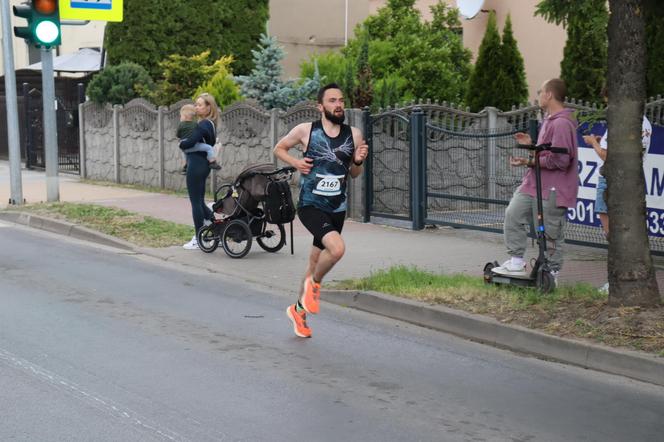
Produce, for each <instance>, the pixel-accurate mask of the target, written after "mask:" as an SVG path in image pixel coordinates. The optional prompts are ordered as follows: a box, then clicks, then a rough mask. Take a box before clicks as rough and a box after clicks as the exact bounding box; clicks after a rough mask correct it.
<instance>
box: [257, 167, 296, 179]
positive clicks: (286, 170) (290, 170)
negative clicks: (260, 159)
mask: <svg viewBox="0 0 664 442" xmlns="http://www.w3.org/2000/svg"><path fill="white" fill-rule="evenodd" d="M296 170H297V169H296V168H294V167H293V166H286V167H281V168H279V169H276V170H273V171H272V172H260V171H257V172H251V173H250V174H248V175H247V176H255V175H262V176H265V177H271V176H274V175H280V174H283V173H285V174H288V175H292V174H293V173H294V172H295V171H296Z"/></svg>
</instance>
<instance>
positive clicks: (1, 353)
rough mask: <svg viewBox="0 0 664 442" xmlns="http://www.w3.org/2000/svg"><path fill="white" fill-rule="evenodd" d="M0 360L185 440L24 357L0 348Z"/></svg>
mask: <svg viewBox="0 0 664 442" xmlns="http://www.w3.org/2000/svg"><path fill="white" fill-rule="evenodd" d="M0 362H5V363H7V364H8V365H13V366H14V367H16V368H18V369H20V370H23V371H26V372H28V373H31V374H32V375H34V376H35V377H36V378H38V379H39V380H41V381H44V382H46V383H48V384H51V386H53V387H55V388H56V389H60V390H65V392H67V393H69V394H71V395H73V396H74V397H76V398H77V399H79V400H82V401H83V402H92V403H93V406H94V407H95V408H97V409H100V410H102V411H106V412H107V413H108V414H110V415H112V416H114V417H118V418H121V419H126V420H128V421H129V423H130V424H132V425H136V426H139V427H141V428H143V429H145V430H148V431H150V432H152V433H155V434H157V435H159V436H160V437H162V438H164V439H168V440H172V441H182V440H187V439H186V438H184V437H183V436H181V435H179V434H178V433H176V432H174V431H171V430H168V429H166V428H158V427H157V426H156V424H155V425H150V424H149V423H148V422H146V419H145V418H144V417H143V416H140V415H138V413H136V412H134V411H133V410H130V409H129V408H126V407H123V406H121V405H118V404H114V403H113V401H111V400H109V399H105V398H102V397H100V396H99V395H96V394H95V393H91V392H87V391H85V390H83V389H82V388H80V387H79V386H77V385H76V384H74V383H73V382H70V381H68V380H67V379H64V378H62V377H60V376H58V375H56V374H54V373H51V372H49V371H48V370H46V369H45V368H42V367H40V366H39V365H37V364H34V363H32V362H30V361H28V360H26V359H22V358H20V357H18V356H15V355H13V354H12V353H10V352H8V351H7V350H4V349H2V348H0Z"/></svg>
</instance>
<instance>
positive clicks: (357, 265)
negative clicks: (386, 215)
mask: <svg viewBox="0 0 664 442" xmlns="http://www.w3.org/2000/svg"><path fill="white" fill-rule="evenodd" d="M9 193H10V191H9V169H8V164H7V162H2V161H0V209H3V208H5V207H6V206H7V201H8V200H9ZM23 196H24V199H25V200H26V202H27V203H36V202H41V201H44V200H45V199H46V180H45V176H44V173H43V172H36V171H26V170H24V171H23ZM60 200H61V201H70V202H86V203H94V204H101V205H106V206H112V207H118V208H123V209H126V210H130V211H132V212H137V213H141V214H145V215H149V216H153V217H155V218H161V219H165V220H169V221H174V222H177V223H182V224H191V214H190V206H189V201H188V199H187V198H186V197H182V196H176V195H166V194H154V193H149V192H142V191H138V190H132V189H122V188H118V187H109V186H100V185H93V184H86V183H81V182H80V181H79V179H78V177H75V176H67V175H61V176H60ZM0 219H3V220H9V221H14V222H18V223H20V224H27V225H30V226H33V227H37V228H41V229H45V230H50V231H53V232H56V233H59V234H62V235H68V236H70V237H73V238H79V239H84V240H92V241H96V242H98V243H100V244H107V245H115V246H119V247H121V248H124V249H129V250H137V251H138V252H142V253H144V254H146V255H150V256H153V257H157V258H161V259H164V260H168V261H172V262H175V263H178V264H180V265H186V266H195V267H198V268H202V269H208V270H210V271H213V272H217V273H222V274H227V275H230V276H233V277H236V278H240V279H243V280H246V281H249V282H253V283H258V284H260V285H263V286H266V287H269V288H272V289H274V290H278V291H280V292H282V293H291V294H293V297H295V296H296V291H297V288H298V286H299V283H300V280H301V277H302V273H303V271H304V268H305V266H306V264H307V258H308V252H309V250H310V247H311V237H310V236H309V234H308V232H306V230H305V229H304V228H303V227H302V225H301V224H299V222H295V223H294V224H295V225H294V245H295V254H294V255H291V254H290V247H289V246H286V247H284V248H283V249H282V250H281V251H280V252H279V253H277V254H271V253H267V252H264V251H263V250H262V249H261V248H260V247H259V246H258V245H257V244H255V243H254V244H253V246H252V249H251V252H250V253H249V254H248V255H247V256H246V257H244V258H243V259H232V258H229V257H228V256H226V254H225V253H224V252H223V250H221V248H219V249H218V250H217V251H215V252H214V253H211V254H207V253H203V252H201V251H198V250H184V249H183V248H182V247H181V246H173V247H168V248H161V249H156V248H147V249H146V248H142V249H141V248H137V247H135V246H133V245H131V244H129V243H126V242H124V241H120V240H117V239H115V238H112V237H108V236H107V235H103V234H100V233H98V232H94V231H90V230H88V229H85V228H83V227H80V226H72V225H71V224H69V223H64V222H58V221H52V220H48V219H42V218H40V217H19V216H18V214H7V213H5V214H2V216H1V217H0ZM192 234H193V227H192ZM344 238H345V239H346V242H347V252H346V255H345V256H344V259H343V260H342V261H341V262H340V263H339V265H337V266H336V267H335V268H334V270H333V271H332V272H331V273H330V275H329V278H328V281H329V280H341V279H346V278H353V277H361V276H366V275H368V274H370V273H371V272H372V271H376V270H380V269H386V268H388V267H390V266H393V265H395V264H404V265H414V266H417V267H420V268H423V269H428V270H431V271H434V272H444V273H465V274H470V275H477V276H480V275H481V274H482V268H483V266H484V264H485V263H486V262H487V261H489V260H494V259H497V260H499V261H500V260H502V259H504V258H505V255H504V253H505V252H504V247H503V244H502V236H501V235H497V234H491V233H482V232H475V231H470V230H456V229H451V228H438V229H427V230H424V231H420V232H414V231H411V230H407V229H399V228H394V227H387V226H379V225H373V224H364V223H361V222H357V221H352V220H349V221H347V223H346V225H345V227H344ZM531 250H532V249H531ZM566 250H567V252H566V263H565V266H564V268H563V271H562V272H561V279H562V280H563V282H576V281H585V282H588V283H590V284H593V285H595V286H599V285H601V284H603V283H604V281H606V250H601V249H592V248H585V247H579V246H571V245H570V246H567V249H566ZM662 267H663V266H662V260H661V259H658V280H659V286H660V287H664V270H662ZM324 299H325V300H326V301H327V302H332V303H335V304H339V305H343V306H348V307H353V308H357V309H360V310H365V311H369V312H371V313H375V314H379V315H383V316H388V317H393V318H396V319H399V320H402V321H406V322H411V323H414V324H417V325H420V326H425V327H430V328H433V329H436V330H441V331H444V332H448V333H453V334H457V335H459V336H463V337H466V338H468V339H472V340H475V341H479V342H483V343H488V344H492V345H496V346H499V347H505V348H511V349H513V350H515V351H518V352H521V353H526V354H532V355H536V356H543V357H545V358H548V359H554V360H558V361H561V362H566V363H571V364H575V365H579V366H582V367H586V368H592V369H596V370H601V371H606V372H609V373H614V374H619V375H622V376H628V377H631V378H634V379H638V380H642V381H646V382H651V383H654V384H658V385H663V386H664V361H663V360H662V359H661V358H657V357H654V356H652V355H647V354H643V353H638V352H634V351H629V350H622V349H612V348H608V347H604V346H601V345H597V344H593V343H589V342H584V341H579V340H572V339H565V338H559V337H556V336H550V335H546V334H544V333H542V332H539V331H536V330H530V329H526V328H523V327H520V326H515V325H510V324H503V323H501V322H499V321H496V320H494V319H492V318H488V317H483V316H480V315H472V314H468V313H464V312H461V311H457V310H453V309H448V308H445V307H442V306H430V305H427V304H425V303H421V302H415V301H409V300H406V299H402V298H397V297H393V296H387V295H382V294H378V293H371V292H351V293H349V292H340V291H333V290H332V291H330V290H324Z"/></svg>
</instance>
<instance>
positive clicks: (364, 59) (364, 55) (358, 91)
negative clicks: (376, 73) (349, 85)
mask: <svg viewBox="0 0 664 442" xmlns="http://www.w3.org/2000/svg"><path fill="white" fill-rule="evenodd" d="M372 101H373V90H372V87H371V67H370V66H369V38H368V37H367V36H366V34H365V36H364V38H363V40H362V46H361V48H360V55H359V57H358V59H357V84H356V86H355V91H354V93H353V104H354V105H355V106H357V107H358V108H363V107H365V106H371V102H372Z"/></svg>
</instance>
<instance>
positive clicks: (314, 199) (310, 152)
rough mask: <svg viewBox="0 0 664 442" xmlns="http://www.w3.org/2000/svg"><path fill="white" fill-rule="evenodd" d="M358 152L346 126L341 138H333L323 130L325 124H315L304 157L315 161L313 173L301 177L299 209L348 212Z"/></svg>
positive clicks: (342, 129)
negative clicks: (351, 176)
mask: <svg viewBox="0 0 664 442" xmlns="http://www.w3.org/2000/svg"><path fill="white" fill-rule="evenodd" d="M354 150H355V143H353V131H352V130H351V128H350V126H348V125H346V124H342V125H341V130H340V131H339V135H338V136H336V137H335V138H332V137H330V136H329V135H327V134H326V133H325V130H323V123H322V122H321V120H318V121H314V122H313V123H312V124H311V133H310V134H309V145H308V146H307V151H306V152H305V154H304V157H305V158H311V159H313V160H314V161H313V167H312V168H311V172H309V173H308V174H307V175H301V177H302V178H301V181H300V184H301V186H302V188H301V189H300V201H299V203H298V207H305V206H314V207H316V208H318V209H320V210H323V211H325V212H344V211H345V210H346V181H347V179H348V172H349V171H350V162H351V160H352V159H353V152H354Z"/></svg>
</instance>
